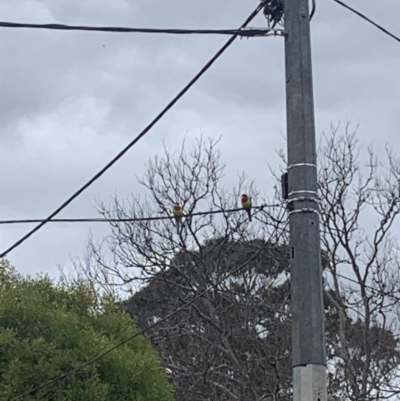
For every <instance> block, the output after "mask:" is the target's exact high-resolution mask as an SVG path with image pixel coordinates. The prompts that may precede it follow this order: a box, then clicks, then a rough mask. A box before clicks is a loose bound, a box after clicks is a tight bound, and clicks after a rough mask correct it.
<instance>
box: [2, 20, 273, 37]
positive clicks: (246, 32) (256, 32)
mask: <svg viewBox="0 0 400 401" xmlns="http://www.w3.org/2000/svg"><path fill="white" fill-rule="evenodd" d="M0 28H17V29H23V28H25V29H41V30H56V31H86V32H109V33H149V34H151V33H153V34H169V35H237V36H243V37H251V36H263V35H265V34H266V33H268V31H269V30H268V29H267V28H265V29H262V28H240V29H169V28H167V29H163V28H131V27H111V26H85V25H64V24H33V23H22V22H6V21H0Z"/></svg>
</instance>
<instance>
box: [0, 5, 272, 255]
mask: <svg viewBox="0 0 400 401" xmlns="http://www.w3.org/2000/svg"><path fill="white" fill-rule="evenodd" d="M264 3H265V1H262V2H260V4H259V5H258V6H257V8H256V9H255V10H254V11H253V12H252V13H251V14H250V16H249V17H248V18H247V19H246V21H245V22H244V23H243V24H242V26H241V27H240V28H245V27H246V26H247V25H248V24H249V23H250V22H251V21H252V20H253V19H254V18H255V16H256V15H257V14H258V13H259V12H260V11H261V10H262V8H263V6H264ZM238 36H239V35H238V34H236V35H233V36H232V37H231V38H230V39H229V40H228V41H227V42H226V43H225V44H224V45H223V46H222V47H221V48H220V49H219V50H218V51H217V53H216V54H215V56H214V57H212V58H211V60H210V61H208V63H207V64H206V65H205V66H204V67H203V68H202V69H201V70H200V71H199V72H198V73H197V74H196V75H195V77H194V78H193V79H192V80H191V81H190V82H189V83H188V84H187V85H186V86H185V87H184V88H183V89H182V90H181V91H180V92H179V93H178V94H177V95H176V96H175V97H174V98H173V99H172V100H171V101H170V102H169V103H168V104H167V106H166V107H165V108H164V109H163V110H162V111H161V112H160V113H159V114H158V115H157V116H156V117H155V118H154V119H153V121H152V122H151V123H150V124H148V125H147V127H145V128H144V129H143V131H142V132H141V133H140V134H139V135H137V136H136V137H135V138H134V139H133V140H132V141H131V142H130V143H129V144H128V145H127V146H126V147H125V148H124V149H122V150H121V151H120V152H119V153H118V154H117V155H116V156H115V157H114V158H113V159H112V160H111V161H110V162H108V163H107V164H106V165H105V167H103V168H102V169H101V170H100V171H99V172H98V173H97V174H95V175H94V176H93V177H92V178H91V179H90V180H89V181H88V182H87V183H86V184H84V185H83V186H82V187H81V188H80V189H78V190H77V191H76V192H75V193H74V194H73V195H72V196H71V197H70V198H68V199H67V200H66V201H65V202H64V203H63V204H62V205H61V206H60V207H58V208H57V209H56V210H55V211H54V212H53V213H51V214H50V215H49V216H48V217H47V218H46V219H44V220H43V221H42V222H41V223H40V224H39V225H37V226H36V227H35V228H33V229H32V230H31V231H29V232H28V233H27V234H26V235H24V236H23V237H22V238H21V239H19V240H18V241H17V242H15V243H14V244H13V245H11V246H10V247H9V248H8V249H6V250H5V251H4V252H3V253H2V254H1V255H0V258H4V257H5V256H6V255H7V254H8V253H10V252H11V251H12V250H14V249H15V248H17V247H18V246H20V245H21V244H22V243H24V242H25V241H26V240H27V239H28V238H30V237H31V236H32V235H33V234H34V233H35V232H37V231H38V230H40V229H41V228H42V227H43V226H44V225H45V224H47V223H48V222H49V221H50V220H51V219H52V218H53V217H55V216H57V215H58V214H59V213H60V212H61V211H63V210H64V209H65V208H66V207H67V206H68V205H69V204H70V203H71V202H72V201H74V200H75V199H76V198H77V197H78V196H79V195H81V194H82V193H83V192H84V191H85V190H86V189H87V188H89V187H90V186H91V185H92V184H93V183H94V182H95V181H97V180H98V179H99V178H100V177H101V176H102V175H103V174H104V173H105V172H106V171H107V170H108V169H109V168H111V167H112V166H113V165H114V164H115V163H116V162H117V161H118V160H119V159H120V158H121V157H122V156H124V155H125V153H127V152H128V150H130V149H131V148H132V147H133V146H134V145H136V143H137V142H139V140H140V139H141V138H143V137H144V136H145V135H146V134H147V133H148V132H149V131H150V130H151V129H152V128H153V127H154V126H155V125H156V124H157V122H158V121H159V120H161V119H162V117H164V115H165V114H166V113H167V112H168V111H169V110H170V109H171V108H172V107H173V106H174V105H175V104H176V103H177V102H178V100H179V99H180V98H181V97H183V96H184V95H185V93H186V92H187V91H188V90H189V89H190V88H191V87H192V86H193V85H194V84H195V83H196V82H197V81H198V80H199V79H200V78H201V77H202V76H203V75H204V73H205V72H207V71H208V69H209V68H210V67H211V66H212V65H213V64H214V62H215V61H216V60H217V59H218V58H219V57H220V56H221V55H222V54H223V53H224V52H225V50H226V49H227V48H228V47H229V46H230V45H231V44H232V43H233V42H234V41H235V40H236V39H237V38H238Z"/></svg>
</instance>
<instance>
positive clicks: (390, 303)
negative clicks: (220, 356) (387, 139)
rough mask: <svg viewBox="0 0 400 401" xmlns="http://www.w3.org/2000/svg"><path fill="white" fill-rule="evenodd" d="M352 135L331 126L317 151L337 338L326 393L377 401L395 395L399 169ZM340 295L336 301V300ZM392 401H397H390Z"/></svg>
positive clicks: (333, 342)
mask: <svg viewBox="0 0 400 401" xmlns="http://www.w3.org/2000/svg"><path fill="white" fill-rule="evenodd" d="M362 150H363V149H362V148H361V147H360V146H359V145H358V140H357V136H356V133H355V132H354V131H353V132H352V131H351V130H350V126H349V125H347V126H346V127H345V130H344V133H342V134H339V126H336V127H332V130H331V133H330V134H329V135H328V136H325V137H324V139H323V143H322V146H321V148H320V151H319V164H320V167H319V191H320V198H321V217H322V227H323V232H322V247H323V249H324V250H325V252H326V253H327V255H328V259H329V267H328V269H327V271H329V273H330V274H327V282H329V284H330V287H331V289H332V292H330V293H328V294H335V295H336V299H339V298H342V299H343V300H344V301H343V302H337V301H335V297H334V296H330V297H329V298H330V301H331V303H332V305H333V306H334V308H335V309H336V310H337V312H338V322H337V325H338V328H339V330H338V332H337V333H335V335H331V336H330V338H329V349H328V351H329V359H330V360H331V366H330V368H331V369H332V374H331V375H330V388H331V391H332V392H334V393H339V394H340V395H342V396H343V398H344V399H346V400H358V401H360V400H383V399H388V398H391V397H393V396H395V395H396V394H398V392H399V389H400V388H399V379H400V372H399V363H400V359H399V358H400V354H399V351H398V336H399V331H398V329H399V327H398V317H399V314H398V310H397V304H398V301H399V289H400V281H399V253H398V251H399V246H398V245H399V244H398V241H397V238H396V234H395V226H394V223H395V219H396V218H397V217H398V215H399V213H400V187H399V183H400V163H399V159H398V158H396V157H395V156H394V155H393V153H392V152H391V151H390V150H389V149H387V150H386V157H385V161H384V163H381V162H380V160H379V159H378V157H377V156H376V155H375V154H374V152H373V149H372V148H368V150H367V158H366V162H364V163H362V162H361V161H360V153H361V151H362ZM339 295H340V297H339ZM396 399H397V398H396Z"/></svg>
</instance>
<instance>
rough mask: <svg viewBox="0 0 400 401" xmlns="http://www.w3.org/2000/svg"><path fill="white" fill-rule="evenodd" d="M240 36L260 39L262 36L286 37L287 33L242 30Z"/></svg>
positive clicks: (278, 30) (281, 31)
mask: <svg viewBox="0 0 400 401" xmlns="http://www.w3.org/2000/svg"><path fill="white" fill-rule="evenodd" d="M240 32H241V33H240V36H242V37H246V38H250V37H256V36H257V37H260V36H262V37H263V36H283V37H284V36H286V32H285V31H284V30H283V29H269V28H251V27H246V28H241V29H240Z"/></svg>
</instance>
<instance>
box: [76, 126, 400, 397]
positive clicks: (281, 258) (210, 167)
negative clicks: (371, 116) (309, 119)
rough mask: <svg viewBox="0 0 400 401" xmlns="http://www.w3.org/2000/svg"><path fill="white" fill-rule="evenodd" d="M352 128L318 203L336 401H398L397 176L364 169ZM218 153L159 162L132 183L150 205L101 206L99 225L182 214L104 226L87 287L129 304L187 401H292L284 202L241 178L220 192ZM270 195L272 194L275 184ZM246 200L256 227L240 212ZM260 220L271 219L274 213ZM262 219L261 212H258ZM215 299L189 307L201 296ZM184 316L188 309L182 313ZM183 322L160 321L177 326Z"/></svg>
mask: <svg viewBox="0 0 400 401" xmlns="http://www.w3.org/2000/svg"><path fill="white" fill-rule="evenodd" d="M360 152H361V150H360V148H359V146H358V144H357V139H356V135H355V133H354V132H350V129H349V126H347V127H346V128H345V130H344V133H343V134H339V127H332V132H331V133H330V134H328V135H326V136H324V137H323V140H322V142H321V146H320V149H319V171H320V174H319V190H320V197H321V230H322V249H323V268H324V271H325V273H324V285H325V293H324V302H325V312H326V333H327V347H328V348H327V349H328V371H329V372H328V373H329V394H330V396H331V399H332V400H335V401H338V400H354V401H355V400H357V401H362V400H366V401H367V400H368V401H372V400H378V399H379V400H382V399H390V398H391V397H394V396H396V395H397V394H398V390H399V388H398V382H399V377H398V376H399V363H400V360H399V358H400V355H399V351H398V348H399V347H398V346H399V344H398V340H399V333H398V324H397V322H398V311H397V308H396V306H397V301H398V299H399V298H398V295H397V294H398V288H399V283H400V281H399V277H398V249H399V248H398V244H397V241H396V237H395V234H394V231H393V230H394V228H395V226H394V222H395V218H396V217H397V215H398V214H399V204H400V203H399V178H400V176H399V172H400V170H399V162H398V160H397V159H396V158H395V157H394V156H393V154H392V153H391V152H390V151H388V152H387V157H386V158H385V160H386V165H383V164H380V163H379V161H378V159H377V158H376V157H375V156H374V154H373V151H372V149H369V150H368V158H367V163H364V164H363V163H362V162H361V161H360ZM223 171H224V165H223V164H222V162H221V158H220V154H219V152H218V150H217V142H215V141H212V140H209V141H205V140H203V139H200V140H199V141H198V142H197V143H196V145H195V146H194V148H193V149H192V150H191V151H188V150H187V147H186V145H185V144H184V145H183V147H182V149H181V152H180V153H179V154H177V155H176V154H171V153H170V152H168V151H167V149H165V155H164V156H163V157H162V158H159V157H156V158H154V160H153V161H151V162H150V163H149V164H148V166H147V173H146V175H145V176H144V177H143V178H140V179H139V182H140V183H141V184H142V185H143V187H144V188H145V189H146V191H147V194H148V195H147V196H146V197H144V198H140V197H138V196H137V197H133V198H132V200H131V201H130V202H121V201H120V200H119V199H117V198H114V199H113V201H112V203H111V204H101V205H100V206H99V211H100V213H101V214H102V215H104V216H105V217H107V218H110V219H112V218H140V217H146V216H154V215H157V214H158V215H159V216H169V215H170V210H171V208H172V205H173V203H174V202H175V201H179V202H181V203H182V205H183V207H184V211H185V213H186V214H192V213H195V212H199V211H207V210H211V209H212V210H218V211H221V213H220V214H206V215H202V216H196V217H192V218H190V217H187V218H184V220H183V224H182V227H181V228H180V230H179V232H177V231H176V227H175V225H174V222H173V220H172V219H165V220H158V221H141V222H135V223H129V222H127V223H110V225H111V234H110V236H109V238H107V240H106V242H107V246H108V248H109V250H110V251H111V253H110V254H111V255H112V257H111V260H107V258H105V257H104V253H103V252H102V247H101V246H98V245H95V244H94V243H93V242H90V244H89V257H88V258H87V260H86V261H85V263H84V264H82V265H81V267H80V268H81V273H82V272H83V274H85V275H86V276H87V277H89V278H90V279H91V281H92V282H94V283H96V284H97V285H99V286H102V287H103V288H105V289H110V288H111V289H112V288H114V289H118V290H123V291H127V292H128V295H129V300H128V301H127V302H125V307H126V308H127V309H128V310H129V311H130V313H131V314H132V316H133V317H134V318H135V319H137V320H138V322H139V325H140V326H141V327H143V328H145V327H149V326H151V325H152V324H153V323H154V322H157V321H159V322H160V324H158V325H157V326H155V327H154V328H152V329H151V330H150V331H149V336H150V338H151V339H152V341H153V343H154V345H155V346H156V347H157V349H158V351H159V353H160V356H161V358H162V360H163V362H164V366H165V368H166V369H168V371H169V373H170V374H171V378H172V380H173V381H174V383H175V384H176V390H177V399H178V400H183V399H187V398H190V399H191V400H199V401H200V400H202V401H203V400H227V401H228V400H229V401H230V400H238V399H240V400H242V399H248V398H251V399H254V400H258V401H262V400H274V401H276V400H290V399H291V358H290V355H291V339H290V335H291V329H290V313H289V306H290V280H289V274H288V271H289V260H288V256H287V244H288V232H287V217H286V213H285V207H284V202H283V201H282V199H281V197H280V194H279V193H278V191H277V190H276V188H278V187H279V186H280V185H279V186H278V185H277V186H276V188H275V193H274V195H273V199H272V201H271V200H268V199H267V198H264V197H262V196H261V194H260V193H259V191H257V189H256V188H255V186H254V185H253V184H252V183H251V182H250V183H249V182H248V180H246V178H245V177H244V176H241V177H239V180H238V183H237V185H236V186H235V187H234V188H232V189H231V190H227V189H226V188H224V187H223V186H222V183H221V182H222V177H223ZM277 184H278V183H277ZM242 192H247V193H250V194H251V195H252V197H253V199H254V201H253V202H254V205H256V206H259V208H258V209H257V210H254V219H253V221H252V222H251V223H249V222H248V220H247V216H246V214H245V213H244V212H235V213H230V212H227V210H230V209H234V208H237V206H238V201H239V197H240V194H241V193H242ZM273 204H275V205H276V206H274V207H268V206H265V205H270V206H271V205H273ZM263 205H264V206H263ZM206 289H209V291H208V292H207V293H206V294H205V295H204V296H202V297H201V298H199V299H197V297H198V296H199V294H201V293H203V292H204V290H206ZM185 305H187V306H186V307H184V306H185ZM176 310H179V313H177V314H176V315H174V316H172V317H171V318H170V319H168V320H163V319H164V318H165V317H166V316H168V315H169V314H170V313H171V312H173V311H176Z"/></svg>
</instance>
